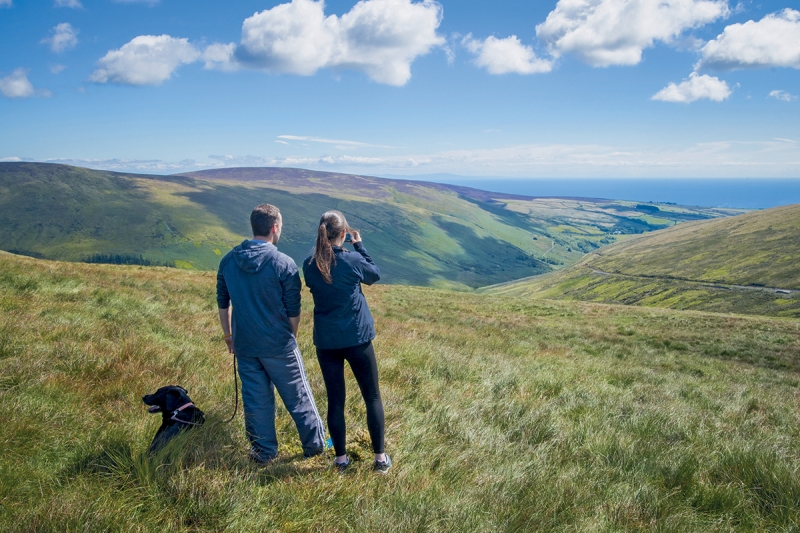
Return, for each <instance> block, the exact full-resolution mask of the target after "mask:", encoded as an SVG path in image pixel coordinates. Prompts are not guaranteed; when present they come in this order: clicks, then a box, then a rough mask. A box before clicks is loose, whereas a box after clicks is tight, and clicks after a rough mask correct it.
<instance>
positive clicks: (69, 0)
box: [55, 0, 83, 9]
mask: <svg viewBox="0 0 800 533" xmlns="http://www.w3.org/2000/svg"><path fill="white" fill-rule="evenodd" d="M55 6H56V7H71V8H72V9H82V8H83V4H81V3H80V2H79V1H78V0H55Z"/></svg>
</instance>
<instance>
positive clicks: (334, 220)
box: [314, 210, 350, 283]
mask: <svg viewBox="0 0 800 533" xmlns="http://www.w3.org/2000/svg"><path fill="white" fill-rule="evenodd" d="M348 229H350V226H348V225H347V220H346V219H345V218H344V215H343V214H342V213H341V212H339V211H335V210H331V211H328V212H326V213H324V214H323V215H322V217H320V219H319V227H318V228H317V243H316V245H315V246H314V261H315V262H316V263H317V268H318V269H319V272H320V274H322V279H324V280H325V283H333V278H331V265H335V264H336V256H335V255H334V254H333V245H332V244H331V241H333V240H336V239H337V238H338V237H339V236H340V235H341V234H342V231H347V230H348Z"/></svg>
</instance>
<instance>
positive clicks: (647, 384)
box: [0, 252, 800, 532]
mask: <svg viewBox="0 0 800 533" xmlns="http://www.w3.org/2000/svg"><path fill="white" fill-rule="evenodd" d="M213 284H214V277H213V274H211V273H198V272H186V271H180V270H176V269H165V268H144V267H129V266H122V267H118V266H109V265H85V264H76V263H57V262H49V261H40V260H35V259H31V258H24V257H18V256H11V255H9V254H5V253H1V252H0V311H2V312H3V315H4V316H5V317H7V320H5V321H4V322H3V323H2V324H0V361H2V365H0V419H2V420H3V423H2V424H0V530H2V531H9V532H14V531H106V530H110V531H116V530H137V531H195V532H196V531H225V530H231V531H286V532H292V531H326V532H328V531H330V532H337V531H389V532H392V531H509V532H511V531H620V530H624V531H653V530H664V531H687V532H694V531H766V530H770V531H791V530H792V528H793V527H796V524H797V523H798V522H800V477H798V471H797V468H798V467H797V465H798V464H800V433H798V425H797V420H798V417H800V404H798V402H797V394H796V393H797V389H798V386H799V385H800V373H799V372H800V329H799V328H800V325H798V323H797V321H796V320H786V319H770V318H764V317H737V316H721V315H717V314H705V313H699V312H686V311H684V312H677V311H671V310H664V309H642V308H635V307H622V306H605V305H597V304H586V303H575V302H554V301H531V300H529V299H526V298H513V297H501V298H498V297H492V296H485V295H477V294H470V293H464V292H452V291H442V290H436V289H423V288H411V287H403V286H396V285H395V286H374V287H368V288H367V289H366V295H367V298H368V300H369V302H370V304H371V307H372V310H373V313H374V315H375V318H376V326H377V331H378V338H377V339H376V341H375V344H376V349H377V353H378V360H379V367H380V373H381V386H382V394H383V397H384V402H385V406H386V413H387V450H388V451H389V453H390V454H391V455H392V457H393V459H394V460H395V466H394V467H393V469H392V470H391V471H390V473H389V474H388V475H387V476H385V477H382V476H381V477H379V476H375V475H373V474H372V472H371V471H370V463H369V441H368V438H367V435H366V427H365V426H366V423H365V414H364V408H363V402H362V401H361V399H360V397H359V394H358V390H357V387H356V384H355V382H354V381H353V380H352V378H351V377H348V382H347V383H348V402H347V409H348V410H347V416H348V424H349V426H348V431H349V433H348V452H349V453H350V455H351V456H352V457H353V458H354V459H356V461H355V462H354V468H353V471H352V473H351V474H350V475H348V476H339V475H337V474H336V473H334V472H333V471H332V469H331V468H330V461H332V456H330V455H329V456H327V457H325V458H319V459H313V460H303V459H302V456H301V450H300V448H299V442H298V440H297V437H296V432H295V430H294V429H293V425H292V422H291V419H290V417H289V416H288V414H287V413H286V411H285V410H284V409H283V408H282V407H280V408H279V409H278V428H279V438H280V442H281V447H280V456H279V461H278V462H277V463H276V464H274V465H272V466H270V467H268V468H265V469H263V470H259V469H256V468H254V467H252V466H251V465H249V464H248V462H247V460H246V452H247V443H246V442H247V441H246V439H245V435H244V430H243V423H242V419H241V411H240V414H239V415H238V417H237V419H236V420H235V422H233V423H232V424H225V423H223V420H224V419H225V418H227V417H228V416H229V415H230V412H231V410H232V407H233V405H232V404H233V389H232V384H233V378H232V376H231V365H230V362H231V361H230V358H229V356H228V355H227V354H226V352H225V351H224V344H223V342H222V339H221V334H220V332H219V325H218V324H217V316H216V315H217V313H216V310H215V309H214V299H213ZM304 299H305V300H304V301H305V303H306V304H308V303H310V298H309V296H308V293H304ZM310 311H311V309H310V306H308V305H306V307H305V309H304V314H303V322H302V324H301V328H300V332H301V333H300V338H299V341H300V346H301V350H302V351H303V353H304V354H305V359H306V366H307V369H308V372H309V378H310V383H311V386H312V388H313V390H314V394H315V396H316V398H317V399H318V402H319V407H320V410H321V411H322V414H323V416H325V409H326V404H325V400H324V398H325V394H324V389H323V383H322V378H321V375H320V372H319V367H318V365H317V364H316V362H315V360H314V351H313V347H312V344H311V335H310V332H311V323H310V315H311V313H310ZM169 383H178V384H180V385H183V386H185V387H186V388H188V389H189V391H190V393H191V395H192V398H193V400H194V401H195V402H196V403H197V404H198V405H199V406H200V407H201V408H202V409H203V410H204V411H205V412H206V414H207V417H208V422H207V423H206V425H205V426H203V427H202V428H200V429H199V430H196V431H195V432H193V433H190V434H187V435H186V436H185V438H183V439H182V440H180V441H178V442H176V443H175V446H174V447H173V448H172V449H170V450H167V451H166V452H165V453H164V454H163V455H162V456H160V457H157V458H155V459H152V460H149V459H148V458H147V456H146V450H147V446H148V444H149V442H150V440H151V439H152V436H153V435H154V433H155V431H156V429H157V427H158V424H159V422H160V421H159V419H158V418H159V417H157V416H155V417H154V416H151V415H148V414H147V413H146V409H145V407H144V405H143V404H142V403H141V395H142V394H143V393H146V392H151V391H153V390H154V389H155V388H157V387H159V386H161V385H165V384H169Z"/></svg>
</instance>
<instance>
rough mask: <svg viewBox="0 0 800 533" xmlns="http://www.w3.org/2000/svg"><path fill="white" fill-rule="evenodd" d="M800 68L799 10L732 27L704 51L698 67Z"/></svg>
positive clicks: (722, 68)
mask: <svg viewBox="0 0 800 533" xmlns="http://www.w3.org/2000/svg"><path fill="white" fill-rule="evenodd" d="M764 67H792V68H798V69H800V11H796V10H794V9H784V10H783V11H780V12H778V13H772V14H770V15H767V16H766V17H764V18H763V19H761V20H760V21H758V22H755V21H752V20H750V21H748V22H745V23H744V24H731V25H730V26H728V27H726V28H725V29H724V30H723V31H722V33H721V34H720V35H718V36H717V38H716V39H714V40H712V41H709V42H708V43H706V45H705V46H704V47H703V48H702V59H701V60H700V62H699V63H698V66H697V68H698V69H699V68H713V69H718V70H733V69H740V68H764Z"/></svg>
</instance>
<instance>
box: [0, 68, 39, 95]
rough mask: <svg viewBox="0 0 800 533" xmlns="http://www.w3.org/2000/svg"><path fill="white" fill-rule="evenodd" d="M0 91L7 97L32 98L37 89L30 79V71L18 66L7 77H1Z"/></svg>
mask: <svg viewBox="0 0 800 533" xmlns="http://www.w3.org/2000/svg"><path fill="white" fill-rule="evenodd" d="M0 93H3V96H5V97H6V98H30V97H31V96H33V95H34V94H36V90H35V89H34V88H33V84H32V83H31V82H30V81H29V80H28V71H27V70H25V69H24V68H18V69H16V70H14V72H12V73H11V74H9V75H8V76H6V77H5V78H0Z"/></svg>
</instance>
